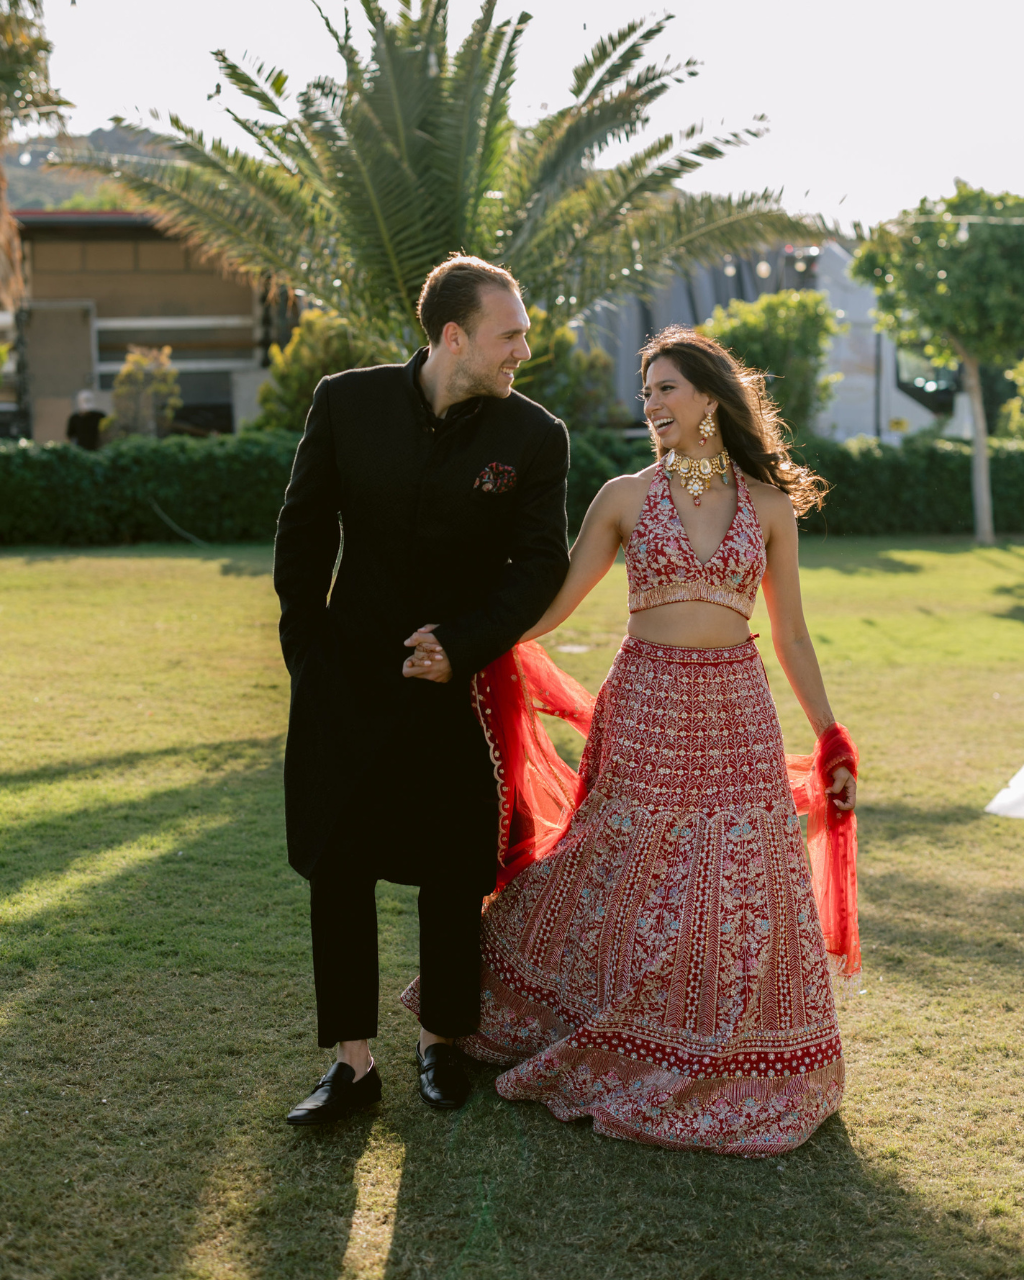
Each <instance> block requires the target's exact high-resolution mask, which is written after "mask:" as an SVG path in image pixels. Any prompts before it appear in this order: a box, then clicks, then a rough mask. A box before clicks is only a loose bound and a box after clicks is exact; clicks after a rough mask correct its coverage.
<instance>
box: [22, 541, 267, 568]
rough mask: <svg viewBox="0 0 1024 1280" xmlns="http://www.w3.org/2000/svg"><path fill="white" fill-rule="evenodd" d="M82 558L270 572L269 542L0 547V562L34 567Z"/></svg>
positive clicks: (169, 542) (175, 542)
mask: <svg viewBox="0 0 1024 1280" xmlns="http://www.w3.org/2000/svg"><path fill="white" fill-rule="evenodd" d="M82 556H88V557H90V558H91V559H103V560H122V559H123V560H214V561H218V562H222V564H221V573H224V574H231V575H233V576H238V577H257V576H262V575H264V574H267V573H270V572H272V569H273V559H274V544H273V543H272V542H227V543H216V542H212V543H209V544H208V545H207V546H205V547H196V546H191V545H189V544H188V543H186V542H182V541H181V540H180V539H169V540H168V541H167V542H135V543H131V544H129V545H124V544H119V545H117V546H111V547H92V546H81V547H75V546H67V547H39V548H36V547H0V558H4V557H6V558H9V559H12V560H22V561H24V563H26V564H38V563H40V562H44V561H47V560H77V559H79V558H80V557H82Z"/></svg>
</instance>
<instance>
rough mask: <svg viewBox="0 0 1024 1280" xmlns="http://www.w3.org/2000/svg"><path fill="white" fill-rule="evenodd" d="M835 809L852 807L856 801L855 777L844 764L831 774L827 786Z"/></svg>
mask: <svg viewBox="0 0 1024 1280" xmlns="http://www.w3.org/2000/svg"><path fill="white" fill-rule="evenodd" d="M829 792H830V793H831V795H832V797H833V800H834V802H835V806H836V808H837V809H844V810H847V809H852V808H853V807H854V806H855V805H856V803H857V779H856V778H855V777H854V776H853V774H852V773H851V772H850V771H849V769H847V768H846V767H845V766H844V765H840V766H839V768H838V769H837V770H836V771H835V773H834V774H833V775H832V785H831V786H830V787H829Z"/></svg>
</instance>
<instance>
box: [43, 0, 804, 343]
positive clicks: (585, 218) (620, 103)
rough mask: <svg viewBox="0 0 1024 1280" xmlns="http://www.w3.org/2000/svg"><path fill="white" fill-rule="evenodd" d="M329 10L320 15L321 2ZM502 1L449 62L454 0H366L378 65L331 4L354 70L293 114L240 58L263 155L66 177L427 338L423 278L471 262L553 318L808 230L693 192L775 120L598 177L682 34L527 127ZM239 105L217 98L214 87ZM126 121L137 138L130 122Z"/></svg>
mask: <svg viewBox="0 0 1024 1280" xmlns="http://www.w3.org/2000/svg"><path fill="white" fill-rule="evenodd" d="M313 2H314V3H316V0H313ZM495 6H496V0H484V3H483V5H482V7H481V11H480V15H479V17H478V18H477V20H476V22H475V23H474V25H473V28H472V30H471V32H470V33H469V35H468V36H467V37H466V39H465V40H464V42H463V43H462V45H461V47H460V48H459V49H458V50H457V52H455V53H454V54H451V53H450V52H449V49H448V33H447V23H448V5H447V0H421V3H420V11H419V13H418V14H417V15H415V16H414V15H413V13H412V11H411V7H410V0H402V8H401V13H400V15H399V17H398V18H397V20H395V21H392V20H390V19H388V17H387V16H386V14H385V13H384V10H383V8H382V7H381V5H380V4H378V3H377V2H376V0H362V7H363V11H364V13H365V15H366V17H367V18H368V20H369V22H370V24H371V26H372V33H373V50H372V55H371V57H370V58H369V59H368V60H365V59H363V58H361V57H360V55H359V53H358V52H357V50H356V49H355V48H354V46H353V43H352V35H351V28H350V26H349V19H348V14H347V13H346V25H345V29H344V31H342V32H339V31H338V30H336V29H335V27H334V26H333V25H332V23H331V22H330V20H329V19H328V18H327V16H326V15H325V14H324V13H323V11H322V10H321V9H320V8H319V5H317V8H318V10H319V12H320V14H321V17H322V18H323V21H324V23H325V25H326V27H327V30H328V32H329V34H330V36H331V38H332V39H333V41H334V44H335V46H336V49H337V52H338V54H339V55H340V57H341V59H342V62H343V64H344V76H343V78H341V79H333V78H332V77H330V76H323V77H321V78H320V79H318V80H315V81H313V82H312V83H311V84H309V85H307V86H306V87H305V88H304V89H302V90H301V91H300V92H299V93H298V94H297V95H296V101H295V104H294V108H293V109H289V106H288V93H287V84H288V79H287V76H286V75H285V73H284V72H283V71H281V70H279V69H277V68H273V67H268V66H266V65H264V64H259V65H255V66H253V67H252V70H251V73H250V71H247V70H245V69H244V68H243V67H242V66H241V65H239V64H238V63H236V62H233V61H232V60H231V59H229V58H228V56H227V54H226V53H225V52H224V51H223V50H221V51H219V52H217V53H216V54H215V55H214V56H215V57H216V59H217V62H218V65H219V66H220V69H221V71H222V73H223V76H224V78H225V80H226V81H228V82H229V83H230V84H231V85H233V86H234V87H235V88H236V89H238V90H240V91H241V93H242V95H243V96H244V97H245V98H246V99H247V100H248V102H249V103H251V104H253V105H254V106H255V107H256V108H257V109H258V111H257V114H255V115H242V114H240V113H237V112H235V111H229V115H230V116H231V118H232V119H233V120H234V121H235V122H236V124H238V125H239V126H240V127H241V128H242V129H243V130H244V131H245V133H246V134H247V135H248V137H249V139H250V140H251V142H252V143H253V144H255V149H256V152H257V154H255V155H253V154H250V153H249V152H248V151H245V150H241V149H239V148H234V147H230V146H228V145H226V144H225V143H223V142H221V141H219V140H211V141H209V142H208V141H207V140H206V139H205V138H204V137H203V135H202V134H201V133H198V132H196V131H195V130H193V129H191V128H189V127H188V126H187V125H186V124H185V123H184V122H183V121H182V120H181V119H180V118H179V117H178V116H172V117H171V126H172V128H173V132H172V133H170V134H168V135H165V136H162V137H159V138H158V139H157V142H158V143H159V144H160V145H161V146H162V147H164V148H168V149H170V151H171V155H170V157H168V156H167V155H166V154H165V155H164V156H163V157H160V156H152V157H143V158H140V157H137V156H126V155H105V154H101V153H96V152H91V153H83V152H80V151H76V152H74V153H73V154H67V155H66V156H64V157H62V163H65V164H69V165H71V166H75V167H79V168H81V167H87V168H90V169H92V170H94V171H98V172H101V173H104V174H107V175H110V176H112V177H115V178H117V179H118V180H119V181H120V182H121V183H122V185H123V186H125V187H127V188H128V189H129V190H130V191H132V192H133V193H135V194H136V195H137V196H138V197H139V198H140V199H141V200H142V201H144V202H145V203H147V204H148V205H149V206H150V207H151V208H153V209H154V210H155V211H156V212H157V214H158V215H159V218H160V220H161V222H162V223H163V225H164V226H165V227H166V228H167V229H168V230H170V231H172V232H173V233H175V234H177V235H179V236H183V237H185V238H186V239H188V240H190V241H191V242H193V243H194V244H196V245H198V246H200V247H201V248H202V249H203V250H204V251H206V252H207V253H212V254H215V255H217V256H219V257H220V258H221V259H222V260H223V261H224V262H225V263H226V264H227V265H228V266H229V267H230V268H232V269H234V270H240V271H243V272H246V273H249V274H251V275H253V276H257V277H261V278H262V279H264V280H266V281H269V282H273V283H275V284H277V285H280V286H285V287H287V288H290V289H294V290H295V291H296V292H300V293H304V294H306V295H307V296H309V297H310V298H312V299H313V300H314V301H317V302H322V303H324V304H326V305H328V306H331V307H334V308H336V309H337V310H339V311H347V312H349V313H350V314H352V315H354V316H355V317H358V318H361V319H363V320H364V321H366V322H367V323H369V324H371V325H378V326H380V327H382V329H388V328H390V329H391V330H392V331H394V329H395V327H396V325H397V327H398V329H399V330H400V331H401V330H404V331H405V335H406V337H407V339H408V340H412V339H413V338H414V335H416V334H418V326H417V325H416V319H415V302H416V297H417V295H418V293H419V289H420V286H421V285H422V282H423V279H424V277H425V276H426V274H427V273H428V271H429V270H430V268H431V267H432V266H434V265H435V264H436V263H437V262H439V261H441V260H442V259H443V258H445V257H446V256H447V255H448V253H449V252H450V251H452V250H453V249H462V250H464V251H466V252H468V253H475V254H478V255H479V256H481V257H484V258H487V259H489V260H492V261H502V262H504V263H506V264H507V265H508V266H509V267H510V268H511V270H512V271H513V272H515V273H516V274H517V276H518V277H519V279H520V280H521V281H522V283H523V285H524V286H525V288H526V289H527V291H528V297H529V298H530V300H531V301H532V302H535V303H538V304H540V305H542V306H544V307H545V308H546V309H547V310H548V311H549V313H550V314H551V315H552V318H553V319H559V318H560V319H566V318H569V317H570V316H571V315H586V314H587V313H588V312H589V311H590V310H591V309H592V308H593V307H594V305H595V304H596V303H597V302H599V301H600V300H602V299H607V298H610V297H614V296H619V295H622V294H623V293H626V292H632V293H640V294H643V293H647V292H649V290H650V289H651V288H652V286H653V285H654V284H655V283H656V282H657V281H658V279H659V278H661V277H663V276H664V274H665V273H666V272H669V271H678V270H680V269H686V268H687V267H688V266H691V265H693V264H695V263H698V262H701V261H707V260H710V259H714V258H716V257H718V256H719V255H720V254H722V253H723V252H726V251H733V252H735V251H738V250H739V251H742V250H746V249H749V248H751V247H753V246H755V245H760V244H766V243H771V242H774V241H777V240H778V239H779V238H780V237H784V236H789V235H806V234H807V224H805V223H800V222H796V221H794V220H793V219H792V218H790V217H789V216H788V215H787V214H786V213H785V212H784V211H783V210H782V209H781V207H780V203H779V199H778V197H777V195H775V194H774V193H772V192H770V191H765V192H763V193H761V194H759V195H745V196H741V197H738V198H735V199H734V198H731V197H722V196H711V195H700V196H694V195H686V194H683V193H682V192H680V191H679V190H678V189H677V188H676V186H675V184H676V182H677V180H678V179H680V178H682V177H684V176H686V175H687V174H689V173H692V172H693V171H694V170H695V169H697V168H699V167H700V165H701V164H702V163H704V162H705V161H707V160H712V159H716V158H718V157H720V156H721V155H722V154H723V153H724V150H725V148H727V147H732V146H737V145H740V144H742V143H744V142H746V141H748V140H749V139H751V138H757V137H760V136H761V134H762V133H763V131H764V130H763V127H762V123H761V122H760V121H757V122H755V124H754V126H753V127H751V128H748V129H744V130H742V131H740V132H738V133H733V134H730V135H728V136H727V137H720V138H714V139H702V138H701V137H700V136H699V135H700V129H699V127H697V126H694V127H692V128H690V129H689V130H687V131H686V133H685V134H684V135H683V137H682V138H681V139H680V140H679V141H678V142H677V140H676V139H674V138H673V136H672V135H666V136H664V137H661V138H658V139H657V140H655V141H654V142H651V143H649V144H648V145H647V146H645V147H644V148H643V149H641V150H639V151H637V152H636V153H635V154H634V155H632V156H631V157H630V158H629V159H628V160H626V161H625V162H623V163H622V164H619V165H617V166H614V167H611V168H601V167H600V166H599V163H598V162H599V159H600V157H601V153H602V152H603V151H604V150H605V149H606V148H607V147H608V146H609V145H610V144H611V143H612V142H617V141H618V142H621V141H624V140H629V139H632V138H634V137H635V136H636V135H637V134H639V133H640V132H641V130H642V129H643V128H644V126H645V125H646V123H647V120H648V115H649V111H650V107H651V106H652V104H653V103H654V102H655V101H656V100H657V99H658V98H660V97H661V96H662V95H663V94H664V93H665V92H666V91H667V90H668V89H669V88H670V87H671V85H672V84H673V83H678V82H680V81H682V80H685V79H688V78H689V77H691V76H694V75H696V74H697V67H696V64H695V63H694V62H693V60H692V59H691V60H690V61H688V62H686V63H684V64H682V65H679V66H674V65H668V64H660V65H659V64H655V63H652V62H649V61H646V58H647V51H648V47H649V45H650V44H651V42H652V41H653V40H654V39H655V38H656V37H657V36H659V35H660V34H661V32H662V31H663V30H664V29H665V26H666V24H667V22H668V21H669V18H667V17H666V18H663V19H661V20H658V21H647V20H642V19H637V20H634V21H632V22H630V23H628V24H627V25H626V26H624V27H623V28H622V29H621V30H620V31H618V32H617V33H615V34H614V35H611V36H608V37H606V38H605V39H603V40H600V41H598V43H597V44H596V45H595V46H594V48H593V50H592V51H591V52H590V54H589V56H588V57H586V58H585V59H584V60H583V62H581V63H580V65H579V66H578V67H576V69H575V71H574V72H573V82H572V102H571V104H570V105H569V106H567V107H565V108H564V109H562V110H561V111H557V112H554V113H552V114H550V115H547V116H545V117H544V118H543V119H542V120H541V121H540V122H539V123H538V124H536V125H534V126H533V127H532V128H529V129H520V128H517V127H516V126H515V125H514V124H513V122H512V120H511V118H510V116H509V112H508V99H509V91H510V89H511V86H512V83H513V80H514V77H515V72H516V55H517V51H518V48H519V43H520V40H521V37H522V33H523V30H524V29H525V27H526V24H527V22H528V21H529V16H528V15H527V14H522V15H521V16H520V17H519V19H518V21H516V22H511V21H507V22H502V23H497V24H495V22H494V11H495ZM219 91H220V85H219V84H218V86H217V90H216V92H219ZM118 123H123V122H122V121H119V122H118Z"/></svg>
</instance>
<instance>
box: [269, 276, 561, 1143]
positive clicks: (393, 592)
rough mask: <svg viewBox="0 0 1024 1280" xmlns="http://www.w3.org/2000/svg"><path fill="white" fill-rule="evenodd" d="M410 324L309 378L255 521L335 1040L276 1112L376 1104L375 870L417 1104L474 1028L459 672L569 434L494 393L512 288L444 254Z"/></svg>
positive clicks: (531, 539)
mask: <svg viewBox="0 0 1024 1280" xmlns="http://www.w3.org/2000/svg"><path fill="white" fill-rule="evenodd" d="M419 315H420V321H421V323H422V325H423V328H424V330H425V332H426V334H427V336H428V338H429V342H430V345H429V347H427V348H424V349H422V350H420V351H418V352H417V353H416V355H415V356H414V357H413V358H412V360H410V361H409V363H408V364H407V365H404V366H402V365H382V366H379V367H377V368H373V369H353V370H349V371H347V372H345V373H339V374H335V375H334V376H332V377H329V378H324V379H323V381H322V382H321V383H320V385H319V386H318V387H317V390H316V394H315V395H314V397H313V404H312V407H311V409H310V411H309V417H308V419H307V421H306V430H305V434H304V435H303V437H302V440H301V442H300V443H299V448H298V452H297V453H296V455H295V464H294V467H293V469H292V477H291V482H290V484H289V485H288V490H287V493H286V495H285V503H284V507H283V509H282V511H281V515H280V519H279V522H278V531H277V543H276V548H275V557H274V585H275V587H276V589H277V593H278V595H279V596H280V598H281V647H282V649H283V651H284V658H285V662H286V664H287V666H288V671H289V673H290V674H291V680H292V701H291V717H290V721H289V727H288V745H287V751H286V754H285V816H286V825H287V833H288V853H289V860H290V862H291V864H292V866H293V867H294V868H295V869H296V870H297V871H298V872H299V873H300V874H301V875H303V876H306V877H307V878H308V879H309V881H310V899H311V904H310V914H311V923H312V934H313V968H314V978H315V985H316V1001H317V1018H318V1026H319V1043H320V1045H321V1047H322V1048H331V1047H334V1046H335V1045H336V1046H337V1061H336V1062H335V1064H334V1065H333V1066H332V1067H331V1069H330V1070H329V1071H328V1072H327V1074H326V1075H325V1076H324V1077H323V1079H322V1080H321V1081H320V1084H319V1086H318V1087H317V1088H316V1089H315V1090H314V1092H313V1093H312V1094H311V1095H310V1097H308V1098H306V1099H304V1100H303V1101H302V1102H301V1103H299V1105H298V1106H297V1107H295V1108H294V1109H293V1110H292V1111H291V1113H290V1114H289V1116H288V1120H289V1123H292V1124H319V1123H323V1122H325V1121H328V1120H333V1119H335V1118H336V1117H337V1116H339V1115H340V1114H343V1113H344V1112H346V1111H349V1110H351V1109H353V1108H354V1107H357V1106H363V1105H366V1104H368V1103H371V1102H375V1101H376V1100H377V1099H378V1098H379V1097H380V1088H381V1086H380V1077H379V1075H378V1073H377V1069H376V1067H375V1066H374V1063H373V1059H372V1058H371V1056H370V1051H369V1046H368V1044H367V1041H368V1040H370V1039H372V1038H373V1037H374V1036H376V1034H377V1001H378V974H377V920H376V910H375V903H374V886H375V884H376V882H377V881H378V880H381V879H383V880H391V881H396V882H398V883H400V884H414V885H419V886H420V892H419V918H420V990H421V1009H420V1023H421V1032H420V1039H419V1042H418V1044H417V1049H416V1053H417V1060H418V1065H419V1069H420V1094H421V1096H422V1098H423V1100H424V1101H425V1102H427V1103H428V1104H430V1105H432V1106H436V1107H445V1108H450V1107H457V1106H461V1104H462V1103H463V1102H464V1101H465V1098H466V1096H467V1094H468V1092H469V1082H468V1079H467V1077H466V1075H465V1071H464V1069H463V1067H462V1065H461V1056H460V1055H459V1054H458V1052H457V1051H456V1050H455V1049H454V1047H453V1046H452V1041H453V1040H454V1039H455V1038H456V1037H457V1036H462V1035H467V1034H469V1033H471V1032H473V1031H475V1030H476V1027H477V1020H478V1015H479V926H480V907H481V900H482V898H483V897H484V896H485V895H486V894H488V893H490V892H491V891H492V890H493V889H494V884H495V873H496V853H497V829H498V814H497V784H496V782H495V777H494V771H493V768H492V765H491V761H490V757H489V752H488V748H487V744H486V741H485V739H484V735H483V732H482V730H481V728H480V725H479V723H478V722H477V720H476V716H475V714H474V711H473V708H472V702H471V696H470V692H471V691H470V685H471V681H472V677H473V675H474V673H475V672H477V671H479V670H481V669H482V668H483V667H485V666H486V665H487V664H488V663H489V662H492V661H493V660H494V659H495V658H497V657H498V656H500V655H501V654H502V653H504V652H506V651H507V650H508V649H509V648H511V646H512V645H513V644H515V642H516V641H517V640H518V639H519V637H520V636H521V635H522V634H523V633H524V632H525V631H527V630H528V629H529V628H530V627H531V626H532V625H533V624H534V622H536V621H537V619H538V618H539V617H540V616H541V614H542V613H543V612H544V610H545V609H546V608H547V606H548V604H549V603H550V602H551V600H552V599H554V597H555V595H556V594H557V592H558V589H559V587H560V586H561V585H562V581H563V579H564V578H565V574H566V572H567V570H568V563H569V560H568V552H567V547H566V526H565V477H566V471H567V468H568V462H569V451H568V436H567V434H566V430H565V427H564V425H563V424H562V423H561V422H560V421H559V420H558V419H557V418H554V417H552V415H551V414H550V413H548V412H547V411H546V410H544V409H542V408H541V406H540V405H537V404H534V403H533V402H532V401H531V400H527V399H526V398H525V397H524V396H521V395H519V394H518V393H517V392H515V391H513V390H512V381H513V377H514V374H515V370H516V368H517V367H518V366H519V364H520V363H521V362H522V361H523V360H526V359H528V358H529V354H530V351H529V347H528V346H527V343H526V331H527V329H528V328H529V319H528V318H527V314H526V310H525V308H524V306H523V302H522V298H521V297H520V295H519V289H518V286H517V285H516V282H515V280H514V279H513V278H512V276H510V275H509V274H508V273H507V272H506V271H503V270H501V269H500V268H498V267H494V266H492V265H490V264H489V263H486V262H483V261H480V260H479V259H476V258H468V257H464V256H454V257H452V258H450V259H449V260H448V261H447V262H445V263H444V264H442V265H441V266H439V267H437V268H436V269H435V270H434V271H433V272H431V274H430V276H429V277H428V278H427V281H426V283H425V285H424V286H423V292H422V294H421V295H420V301H419ZM339 547H342V548H343V549H342V555H341V558H340V561H339V560H338V551H339ZM336 565H337V577H336V579H335V581H334V585H333V588H332V586H331V577H332V574H333V573H334V570H335V566H336ZM328 595H329V597H330V598H329V600H328ZM431 632H432V634H431ZM410 648H411V649H412V650H413V652H412V653H411V654H410Z"/></svg>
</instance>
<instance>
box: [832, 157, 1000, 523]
mask: <svg viewBox="0 0 1024 1280" xmlns="http://www.w3.org/2000/svg"><path fill="white" fill-rule="evenodd" d="M1022 216H1024V198H1021V197H1020V196H1014V195H1009V194H1006V193H1004V194H1002V195H995V194H992V193H990V192H988V191H984V190H981V189H977V188H973V187H969V186H968V185H967V184H966V183H965V182H958V183H957V185H956V194H955V195H954V196H952V197H950V198H949V199H947V200H940V201H931V200H922V201H921V202H920V204H919V205H918V206H917V208H916V209H915V210H909V211H908V210H904V211H903V212H902V213H900V214H899V215H898V216H897V217H896V218H894V219H893V220H892V221H891V222H886V223H882V224H881V225H880V226H878V227H875V228H874V229H873V230H872V232H871V236H870V238H869V239H868V240H867V242H866V243H865V244H864V245H862V246H861V247H860V248H859V249H858V250H857V256H856V259H855V261H854V264H853V274H854V276H856V277H858V278H859V279H861V280H865V281H867V282H868V283H869V284H873V285H874V286H875V292H876V295H877V298H878V318H879V324H880V326H881V327H882V328H883V329H884V330H886V331H888V332H889V333H891V334H892V335H893V336H894V337H895V339H896V341H897V342H900V343H923V344H924V351H925V354H926V355H927V356H929V357H930V358H931V359H932V360H933V361H934V362H935V363H936V364H948V365H955V364H959V365H960V367H961V369H962V370H963V375H964V382H965V384H966V389H967V393H968V395H969V396H970V401H971V416H972V418H973V422H974V450H973V464H972V472H971V487H972V493H973V499H974V532H975V538H976V539H977V541H978V542H982V543H991V542H992V541H994V538H995V533H994V528H993V523H992V488H991V482H990V479H989V465H988V439H987V425H986V420H985V405H984V398H983V394H982V384H981V374H980V365H981V364H982V363H985V362H987V363H991V364H1003V365H1005V364H1006V363H1007V362H1008V361H1010V360H1013V359H1015V358H1016V357H1017V355H1018V354H1019V351H1020V348H1021V347H1024V308H1022V307H1021V298H1022V297H1024V225H1016V223H1015V222H1014V221H1013V220H1014V219H1020V218H1021V217H1022Z"/></svg>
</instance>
